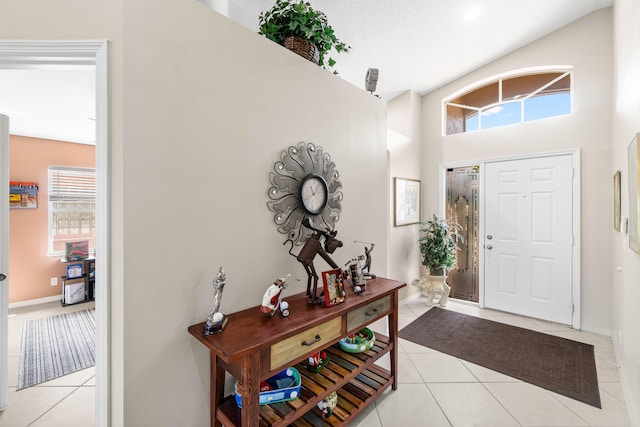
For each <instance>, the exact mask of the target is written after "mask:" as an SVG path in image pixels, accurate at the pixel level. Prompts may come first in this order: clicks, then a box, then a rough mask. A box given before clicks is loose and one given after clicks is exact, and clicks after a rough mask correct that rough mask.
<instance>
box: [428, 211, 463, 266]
mask: <svg viewBox="0 0 640 427" xmlns="http://www.w3.org/2000/svg"><path fill="white" fill-rule="evenodd" d="M420 224H422V225H424V226H425V227H424V228H423V229H421V230H420V239H419V240H418V243H419V244H420V253H422V265H424V266H425V267H427V268H428V269H429V274H430V275H432V276H444V274H445V270H450V269H452V268H453V267H455V265H456V262H457V261H458V257H457V254H456V252H457V251H458V250H459V249H460V248H458V245H457V243H458V242H464V237H463V236H462V235H461V234H460V230H461V227H460V225H458V224H456V223H450V224H449V223H447V221H446V220H445V219H444V218H440V217H439V216H438V215H436V214H433V218H432V219H430V220H427V221H425V222H421V223H420Z"/></svg>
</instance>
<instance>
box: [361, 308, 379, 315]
mask: <svg viewBox="0 0 640 427" xmlns="http://www.w3.org/2000/svg"><path fill="white" fill-rule="evenodd" d="M376 314H378V309H377V308H374V309H373V310H371V311H367V312H366V313H365V314H364V315H365V316H374V315H376Z"/></svg>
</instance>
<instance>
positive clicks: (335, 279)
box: [322, 268, 347, 307]
mask: <svg viewBox="0 0 640 427" xmlns="http://www.w3.org/2000/svg"><path fill="white" fill-rule="evenodd" d="M322 284H323V285H324V302H325V305H326V306H327V307H331V306H332V305H336V304H340V303H341V302H345V301H346V300H347V296H346V294H345V292H344V284H343V282H342V269H340V268H335V269H333V270H329V271H323V272H322Z"/></svg>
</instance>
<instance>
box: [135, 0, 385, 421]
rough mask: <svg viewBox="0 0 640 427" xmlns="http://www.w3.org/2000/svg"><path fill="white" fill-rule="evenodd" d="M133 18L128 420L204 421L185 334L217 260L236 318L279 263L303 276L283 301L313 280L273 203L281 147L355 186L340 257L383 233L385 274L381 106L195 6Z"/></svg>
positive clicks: (167, 5)
mask: <svg viewBox="0 0 640 427" xmlns="http://www.w3.org/2000/svg"><path fill="white" fill-rule="evenodd" d="M125 17H126V18H125V19H126V22H125V55H124V63H125V71H124V135H125V143H124V170H123V176H124V182H125V190H124V250H125V254H124V257H125V265H124V278H125V282H124V296H125V302H124V316H125V318H124V321H125V330H124V360H125V366H124V369H125V375H124V381H125V384H124V393H125V394H124V397H125V415H124V419H125V423H126V425H131V426H138V425H157V426H176V425H194V426H202V425H207V423H208V415H209V413H208V393H209V381H208V375H209V355H208V353H207V352H206V351H205V349H204V347H203V346H202V345H201V344H200V343H199V342H198V341H196V340H195V339H194V338H192V337H191V336H190V335H188V334H187V332H186V329H187V326H189V325H190V324H193V323H196V322H201V321H203V320H205V318H206V314H207V312H208V310H210V308H211V304H212V297H213V288H212V286H211V280H212V279H213V277H214V276H215V274H216V271H217V269H218V267H220V266H222V267H224V269H225V272H226V276H227V285H226V287H225V290H224V296H223V298H222V305H221V309H222V311H224V312H227V313H230V312H233V311H236V310H239V309H241V308H246V307H249V306H254V305H258V304H260V302H261V299H262V295H263V293H264V292H265V290H266V288H267V287H268V286H269V285H270V284H271V283H272V281H273V280H274V279H275V278H277V277H279V276H281V275H282V274H283V273H292V275H293V278H299V279H300V282H296V281H291V285H290V286H289V288H288V289H287V291H286V294H285V297H286V295H291V294H294V293H297V292H301V291H303V290H304V289H305V287H306V274H305V273H304V270H303V268H302V266H301V265H300V264H299V263H297V261H296V260H295V258H293V257H291V256H290V255H289V254H288V253H287V249H288V247H286V246H283V242H284V241H285V239H286V236H284V235H282V234H279V233H278V232H277V231H276V227H275V225H274V223H273V221H272V217H273V215H272V214H271V213H270V212H269V211H268V209H267V207H266V202H267V190H268V188H269V182H268V176H269V171H271V170H273V169H272V168H273V164H274V162H275V161H276V160H278V159H279V156H280V153H281V151H282V150H284V149H286V148H287V147H289V146H290V145H294V144H297V143H298V142H299V141H308V142H313V143H315V144H317V145H321V146H323V147H324V148H325V150H326V151H327V152H329V153H330V154H331V156H332V159H333V160H334V161H335V163H336V165H337V168H338V170H339V172H340V176H341V180H342V183H343V186H344V189H343V193H344V201H343V209H342V215H341V219H340V221H339V222H338V224H337V230H338V238H340V239H341V240H342V241H343V242H344V244H345V245H344V247H342V248H340V249H338V250H337V251H336V252H335V254H334V256H333V258H334V259H335V260H336V262H337V263H338V264H339V265H344V263H345V262H346V261H347V260H348V259H351V258H353V257H354V256H356V255H358V251H361V250H362V246H361V245H354V244H353V241H354V240H364V241H371V242H375V243H376V248H375V251H374V253H373V255H374V258H373V267H374V268H375V269H376V272H377V273H379V274H381V275H385V274H386V270H385V266H386V263H387V260H386V253H387V243H386V234H387V224H388V223H387V220H388V213H387V206H388V205H387V195H386V194H385V193H386V191H384V190H383V191H382V192H381V191H380V190H379V189H386V188H387V176H388V174H387V167H386V132H385V129H386V105H385V103H384V102H382V101H381V100H379V99H377V98H375V97H372V96H371V95H369V94H368V93H366V92H365V91H363V90H361V89H358V88H356V87H354V86H352V85H350V84H348V83H346V82H345V81H343V80H341V79H340V78H338V77H336V76H334V75H332V74H331V73H329V72H327V71H325V70H322V69H320V68H318V67H317V66H315V65H313V64H311V63H309V62H306V61H305V60H303V59H302V58H300V57H298V56H296V55H294V54H292V53H290V52H288V51H286V50H284V49H283V48H282V47H280V46H277V45H275V44H274V43H272V42H270V41H269V40H267V39H265V38H263V37H260V36H258V35H256V34H255V33H253V32H250V31H249V30H247V29H245V28H243V27H240V26H239V25H237V24H235V23H233V22H231V21H229V20H227V19H226V18H223V17H222V16H220V15H218V14H217V13H215V12H213V11H211V10H209V9H208V8H207V7H205V6H203V5H201V4H199V3H196V2H185V1H182V0H168V1H164V2H162V3H160V4H159V3H158V2H156V1H151V0H147V1H142V0H138V1H136V2H126V4H125ZM168 28H180V29H182V30H181V31H168ZM185 29H188V30H185ZM150 242H151V243H150ZM317 266H318V270H320V271H322V270H324V269H328V266H327V265H326V264H325V263H324V262H323V261H322V260H320V259H318V261H317ZM292 316H295V313H292Z"/></svg>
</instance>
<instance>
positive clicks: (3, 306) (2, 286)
mask: <svg viewBox="0 0 640 427" xmlns="http://www.w3.org/2000/svg"><path fill="white" fill-rule="evenodd" d="M8 269H9V117H7V116H3V115H2V114H0V411H2V410H4V408H5V407H6V406H7V375H8V373H7V364H8V360H9V359H8V358H9V353H8V351H9V350H8V348H7V347H8V345H9V331H8V322H9V278H8V277H7V276H8V275H9V274H8Z"/></svg>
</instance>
